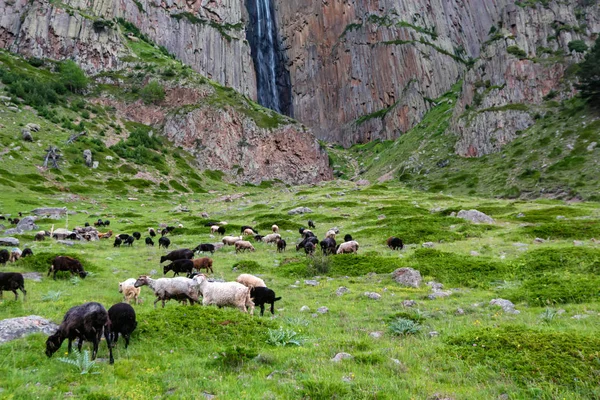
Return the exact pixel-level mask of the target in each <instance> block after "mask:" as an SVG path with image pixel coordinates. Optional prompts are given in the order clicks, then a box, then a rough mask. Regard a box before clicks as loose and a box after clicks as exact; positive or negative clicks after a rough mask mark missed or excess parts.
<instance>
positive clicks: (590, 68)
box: [577, 37, 600, 104]
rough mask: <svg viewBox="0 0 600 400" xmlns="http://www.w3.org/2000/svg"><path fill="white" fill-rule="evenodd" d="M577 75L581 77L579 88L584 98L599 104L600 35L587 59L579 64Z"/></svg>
mask: <svg viewBox="0 0 600 400" xmlns="http://www.w3.org/2000/svg"><path fill="white" fill-rule="evenodd" d="M577 75H578V76H579V79H580V84H579V85H578V89H579V90H581V94H582V96H583V97H584V98H589V99H590V100H591V104H598V103H597V100H598V99H600V37H598V38H597V39H596V43H595V44H594V47H593V48H592V50H591V51H590V52H589V53H587V54H586V56H585V60H584V61H583V62H582V63H580V64H579V71H578V72H577Z"/></svg>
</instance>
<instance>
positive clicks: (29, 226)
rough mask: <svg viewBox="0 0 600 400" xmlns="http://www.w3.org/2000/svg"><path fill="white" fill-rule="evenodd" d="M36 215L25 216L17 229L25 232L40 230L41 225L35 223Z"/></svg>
mask: <svg viewBox="0 0 600 400" xmlns="http://www.w3.org/2000/svg"><path fill="white" fill-rule="evenodd" d="M35 220H36V218H35V217H25V218H23V219H22V220H20V221H19V223H18V224H17V229H19V230H20V231H23V232H28V231H33V230H38V229H39V227H38V226H37V225H36V224H35Z"/></svg>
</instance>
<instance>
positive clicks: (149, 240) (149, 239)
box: [146, 237, 154, 247]
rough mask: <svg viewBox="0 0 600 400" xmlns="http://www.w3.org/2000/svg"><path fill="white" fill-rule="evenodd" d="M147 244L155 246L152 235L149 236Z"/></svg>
mask: <svg viewBox="0 0 600 400" xmlns="http://www.w3.org/2000/svg"><path fill="white" fill-rule="evenodd" d="M146 246H152V247H154V242H153V241H152V238H151V237H147V238H146Z"/></svg>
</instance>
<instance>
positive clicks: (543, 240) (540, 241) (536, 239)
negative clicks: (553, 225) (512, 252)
mask: <svg viewBox="0 0 600 400" xmlns="http://www.w3.org/2000/svg"><path fill="white" fill-rule="evenodd" d="M545 241H546V240H545V239H542V238H535V239H534V240H533V242H534V243H544V242H545Z"/></svg>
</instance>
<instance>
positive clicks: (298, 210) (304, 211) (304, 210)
mask: <svg viewBox="0 0 600 400" xmlns="http://www.w3.org/2000/svg"><path fill="white" fill-rule="evenodd" d="M311 212H313V210H311V209H310V208H308V207H296V208H294V209H293V210H290V211H288V215H296V214H309V213H311Z"/></svg>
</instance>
